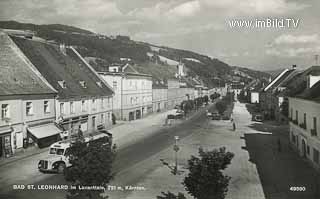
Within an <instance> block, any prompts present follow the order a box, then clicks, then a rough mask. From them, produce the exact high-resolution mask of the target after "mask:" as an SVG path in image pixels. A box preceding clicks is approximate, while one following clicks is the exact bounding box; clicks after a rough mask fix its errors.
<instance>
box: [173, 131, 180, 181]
mask: <svg viewBox="0 0 320 199" xmlns="http://www.w3.org/2000/svg"><path fill="white" fill-rule="evenodd" d="M178 140H179V136H174V141H175V144H174V146H173V150H174V151H175V167H174V171H173V174H174V175H176V174H177V173H178V151H179V146H178Z"/></svg>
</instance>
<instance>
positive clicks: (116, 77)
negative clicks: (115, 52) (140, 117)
mask: <svg viewBox="0 0 320 199" xmlns="http://www.w3.org/2000/svg"><path fill="white" fill-rule="evenodd" d="M99 74H100V76H101V77H102V78H103V79H104V80H105V81H106V82H107V83H108V84H109V85H110V86H111V87H112V88H113V91H114V95H113V100H112V101H113V104H112V106H113V112H114V114H115V116H116V118H120V115H121V111H120V110H121V100H122V98H121V94H122V92H121V89H122V77H121V75H120V74H116V73H99ZM114 82H116V87H115V84H114Z"/></svg>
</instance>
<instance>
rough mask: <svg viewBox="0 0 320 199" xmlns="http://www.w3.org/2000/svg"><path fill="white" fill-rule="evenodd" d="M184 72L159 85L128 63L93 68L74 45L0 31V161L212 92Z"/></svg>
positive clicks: (179, 68) (181, 66)
mask: <svg viewBox="0 0 320 199" xmlns="http://www.w3.org/2000/svg"><path fill="white" fill-rule="evenodd" d="M183 67H184V66H183V64H179V66H177V69H178V70H177V71H178V72H177V73H178V75H177V76H176V77H172V78H169V79H166V80H165V81H160V82H159V81H154V78H153V76H152V74H144V73H140V72H138V71H137V70H136V69H135V68H134V66H132V65H130V64H122V65H112V66H110V67H109V68H108V70H107V71H96V70H95V69H94V68H93V67H92V66H90V65H89V64H88V63H87V61H86V60H85V59H84V58H83V57H82V56H81V55H80V54H79V53H78V51H77V50H76V49H75V48H74V47H71V46H65V45H58V44H55V43H49V42H47V41H44V40H43V39H40V38H36V37H27V38H26V37H25V35H23V34H22V35H18V36H17V35H8V34H7V33H5V32H0V107H1V115H0V157H9V156H11V155H13V154H14V153H15V152H17V151H19V150H21V149H23V148H24V147H27V146H28V145H32V146H34V145H37V146H38V147H45V146H48V145H49V144H51V143H53V142H55V141H57V140H58V139H60V137H61V135H62V134H63V135H66V136H71V135H73V134H77V133H78V132H79V131H80V130H81V131H82V132H93V131H95V130H96V129H97V128H99V127H101V126H103V127H106V128H108V127H109V126H111V125H112V118H113V117H114V118H116V119H120V120H127V121H130V120H134V119H139V118H142V117H144V116H145V115H148V114H150V113H152V112H159V111H162V110H166V109H171V108H173V107H174V106H176V105H179V104H180V103H181V102H182V101H184V100H188V99H195V98H198V97H202V96H204V95H208V94H209V91H208V88H206V87H204V86H203V85H202V83H201V82H200V81H199V80H197V79H190V78H187V77H185V76H182V75H181V74H180V75H179V71H183Z"/></svg>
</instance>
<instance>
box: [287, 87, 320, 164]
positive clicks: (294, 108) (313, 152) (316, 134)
mask: <svg viewBox="0 0 320 199" xmlns="http://www.w3.org/2000/svg"><path fill="white" fill-rule="evenodd" d="M319 91H320V90H319ZM289 117H290V122H289V124H290V143H291V145H292V146H294V148H295V149H296V150H297V152H298V153H299V154H300V156H302V157H303V158H306V159H308V160H309V161H310V162H311V163H312V165H313V166H315V167H316V168H318V169H319V168H320V159H319V158H320V125H319V124H320V103H319V101H313V100H306V99H300V98H291V97H290V98H289Z"/></svg>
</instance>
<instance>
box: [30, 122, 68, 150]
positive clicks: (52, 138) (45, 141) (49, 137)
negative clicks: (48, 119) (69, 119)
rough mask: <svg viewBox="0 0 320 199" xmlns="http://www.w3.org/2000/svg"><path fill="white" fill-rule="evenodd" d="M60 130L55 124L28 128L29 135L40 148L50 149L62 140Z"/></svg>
mask: <svg viewBox="0 0 320 199" xmlns="http://www.w3.org/2000/svg"><path fill="white" fill-rule="evenodd" d="M60 133H62V130H61V129H59V128H58V127H57V126H56V125H55V124H54V123H48V124H42V125H37V126H33V127H28V128H27V135H28V138H29V139H32V141H33V142H34V143H36V144H37V145H38V147H39V148H44V147H48V146H50V145H51V144H53V143H55V142H57V141H59V140H60Z"/></svg>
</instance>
